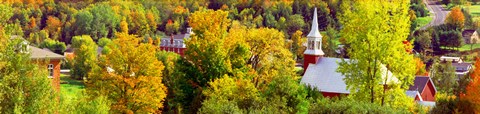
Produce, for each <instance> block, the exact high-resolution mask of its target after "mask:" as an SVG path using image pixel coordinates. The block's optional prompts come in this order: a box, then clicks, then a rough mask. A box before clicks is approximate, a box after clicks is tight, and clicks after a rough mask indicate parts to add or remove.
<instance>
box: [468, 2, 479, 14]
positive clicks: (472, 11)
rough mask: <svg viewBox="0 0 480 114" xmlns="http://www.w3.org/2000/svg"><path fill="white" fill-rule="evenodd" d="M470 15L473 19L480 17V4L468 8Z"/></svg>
mask: <svg viewBox="0 0 480 114" xmlns="http://www.w3.org/2000/svg"><path fill="white" fill-rule="evenodd" d="M470 15H472V16H473V17H480V3H479V4H477V5H472V6H470Z"/></svg>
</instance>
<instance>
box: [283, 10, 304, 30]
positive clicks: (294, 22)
mask: <svg viewBox="0 0 480 114" xmlns="http://www.w3.org/2000/svg"><path fill="white" fill-rule="evenodd" d="M304 26H305V22H304V21H303V16H302V15H298V14H296V15H292V16H290V17H288V19H287V33H288V34H292V33H295V31H297V30H300V31H302V30H303V27H304Z"/></svg>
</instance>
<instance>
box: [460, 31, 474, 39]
mask: <svg viewBox="0 0 480 114" xmlns="http://www.w3.org/2000/svg"><path fill="white" fill-rule="evenodd" d="M473 33H475V30H464V31H463V32H462V36H463V37H466V38H470V37H472V35H473Z"/></svg>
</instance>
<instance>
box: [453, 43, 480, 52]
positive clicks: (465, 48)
mask: <svg viewBox="0 0 480 114" xmlns="http://www.w3.org/2000/svg"><path fill="white" fill-rule="evenodd" d="M470 46H472V45H470V44H465V45H463V46H462V47H460V48H458V50H459V51H470V49H477V48H480V44H473V47H472V48H470Z"/></svg>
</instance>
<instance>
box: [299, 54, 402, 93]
mask: <svg viewBox="0 0 480 114" xmlns="http://www.w3.org/2000/svg"><path fill="white" fill-rule="evenodd" d="M344 60H345V61H350V60H349V59H344ZM341 61H342V60H341V59H340V58H329V57H321V58H320V59H319V60H318V63H317V64H309V66H308V67H307V69H306V71H305V74H304V75H303V77H302V80H301V83H303V84H306V85H310V86H313V87H316V88H317V89H318V90H319V91H321V92H331V93H341V94H349V93H350V91H349V90H348V89H347V85H346V84H345V81H344V80H343V79H344V78H345V76H344V75H342V74H341V73H339V72H337V68H338V67H339V65H338V62H341ZM381 68H382V71H383V72H385V71H386V68H385V67H384V66H383V65H382V67H381ZM388 72H389V73H388V74H389V75H388V76H389V77H392V76H393V75H392V73H390V71H388ZM382 74H385V73H382ZM387 82H389V83H391V82H398V79H397V78H395V77H394V78H389V80H387Z"/></svg>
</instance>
